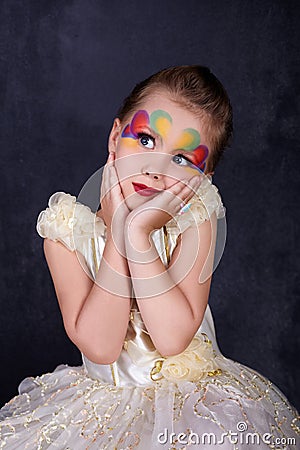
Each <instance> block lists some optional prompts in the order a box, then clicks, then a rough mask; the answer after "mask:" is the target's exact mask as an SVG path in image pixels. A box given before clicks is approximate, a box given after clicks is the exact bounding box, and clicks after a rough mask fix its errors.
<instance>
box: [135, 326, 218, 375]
mask: <svg viewBox="0 0 300 450" xmlns="http://www.w3.org/2000/svg"><path fill="white" fill-rule="evenodd" d="M126 350H127V352H128V354H129V356H130V357H131V359H132V361H133V362H134V363H135V364H137V365H144V363H146V362H148V361H149V359H150V358H151V359H152V360H153V358H155V363H154V366H153V368H152V370H151V372H150V378H151V379H152V380H153V381H159V380H161V379H162V378H165V379H167V380H169V381H174V382H176V381H199V380H201V379H203V378H204V377H207V376H214V375H219V374H220V373H221V369H220V368H219V367H218V364H217V362H216V355H215V353H214V350H213V347H212V343H211V341H210V340H209V339H208V336H207V335H206V334H205V333H201V335H199V336H195V337H194V338H193V339H192V341H191V343H190V344H189V346H188V347H187V348H186V349H185V351H184V352H182V353H179V354H178V355H174V356H167V357H163V356H162V355H161V354H160V353H159V352H158V351H157V350H155V351H151V352H149V351H147V350H142V349H138V348H137V347H136V345H135V344H134V343H133V342H132V341H128V342H127V345H126Z"/></svg>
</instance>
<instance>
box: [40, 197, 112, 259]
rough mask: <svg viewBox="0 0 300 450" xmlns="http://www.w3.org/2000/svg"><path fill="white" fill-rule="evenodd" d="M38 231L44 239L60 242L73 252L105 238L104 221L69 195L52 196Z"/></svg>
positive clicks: (42, 215)
mask: <svg viewBox="0 0 300 450" xmlns="http://www.w3.org/2000/svg"><path fill="white" fill-rule="evenodd" d="M36 230H37V232H38V234H39V235H40V236H41V237H42V238H46V237H47V238H49V239H51V240H53V241H56V242H57V241H59V242H61V243H62V244H64V245H65V246H66V247H67V248H68V249H69V250H71V251H74V250H75V249H80V247H81V246H82V245H83V242H84V241H86V239H88V238H92V237H94V238H95V237H98V236H99V235H102V236H105V224H104V222H103V220H102V219H101V218H100V217H98V216H97V215H96V214H95V213H93V212H92V211H91V209H90V208H89V207H88V206H86V205H83V204H82V203H80V202H77V201H76V197H75V196H73V195H71V194H67V193H65V192H55V193H54V194H52V195H51V197H50V198H49V201H48V207H47V208H46V209H45V210H43V211H41V212H40V213H39V215H38V218H37V223H36Z"/></svg>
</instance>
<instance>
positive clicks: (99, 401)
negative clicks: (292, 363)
mask: <svg viewBox="0 0 300 450" xmlns="http://www.w3.org/2000/svg"><path fill="white" fill-rule="evenodd" d="M217 358H218V365H219V367H220V368H221V373H220V374H218V375H213V376H206V377H204V378H202V379H200V380H199V381H197V382H190V381H178V382H176V383H175V382H170V381H167V380H166V379H162V380H159V381H156V382H152V383H151V384H150V383H149V384H148V385H145V386H134V385H132V386H114V385H112V384H108V383H105V382H103V381H101V380H99V379H94V378H92V377H90V376H89V374H88V373H87V370H86V368H85V367H84V366H79V367H70V366H68V365H65V364H62V365H60V366H58V367H57V368H56V369H55V370H54V371H53V372H51V373H45V374H43V375H41V376H37V377H28V378H25V379H24V380H23V381H22V382H21V384H20V385H19V395H17V396H15V397H14V398H13V399H11V400H10V401H9V402H8V403H6V404H5V405H4V406H3V407H2V408H1V409H0V448H4V449H10V450H13V449H22V450H23V449H30V450H33V449H61V450H62V449H64V450H67V449H69V450H77V449H78V450H81V449H82V450H83V449H90V450H96V449H97V450H99V449H109V450H111V449H117V450H125V449H126V450H127V449H128V450H129V449H141V450H148V449H149V450H153V449H188V448H189V449H212V448H213V449H223V450H224V449H257V448H262V449H265V448H266V449H267V448H276V449H295V448H299V438H300V436H299V417H298V414H297V411H296V409H295V408H294V407H293V406H292V405H291V404H289V402H288V400H287V399H286V397H285V396H284V394H283V393H282V392H281V391H280V390H279V389H278V388H277V387H276V386H275V385H274V384H272V383H271V382H270V381H269V380H268V379H266V378H265V377H263V376H262V375H260V374H259V373H258V372H256V371H254V370H252V369H250V368H248V367H246V366H244V365H242V364H239V363H237V362H234V361H232V360H230V359H228V358H225V357H223V356H218V357H217ZM297 439H298V443H297ZM297 444H298V447H297Z"/></svg>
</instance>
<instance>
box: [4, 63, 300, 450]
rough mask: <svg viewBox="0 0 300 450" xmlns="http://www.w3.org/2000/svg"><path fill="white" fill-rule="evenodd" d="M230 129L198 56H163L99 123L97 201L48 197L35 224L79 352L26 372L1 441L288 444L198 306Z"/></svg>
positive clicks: (269, 394) (271, 388) (221, 96)
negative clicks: (188, 62) (42, 370)
mask: <svg viewBox="0 0 300 450" xmlns="http://www.w3.org/2000/svg"><path fill="white" fill-rule="evenodd" d="M231 132H232V113H231V106H230V102H229V99H228V97H227V94H226V92H225V90H224V88H223V86H222V85H221V83H220V82H219V81H218V80H217V79H216V77H215V76H214V75H213V74H212V73H211V72H210V71H209V69H207V68H205V67H201V66H181V67H173V68H169V69H165V70H162V71H161V72H158V73H157V74H154V75H152V76H151V77H149V78H148V79H146V80H145V81H143V82H141V83H140V84H138V85H137V86H136V87H135V88H134V89H133V91H132V93H131V94H130V95H129V96H128V97H127V98H126V99H125V101H124V103H123V106H122V107H121V109H120V110H119V113H118V115H117V118H116V119H115V121H114V123H113V127H112V130H111V133H110V137H109V145H108V150H109V155H108V160H107V163H106V165H105V168H104V171H103V176H102V182H101V195H100V207H99V209H98V210H97V212H96V213H93V212H92V211H91V209H90V207H88V206H87V205H84V204H82V203H81V202H79V201H78V199H76V197H74V196H72V195H70V194H67V193H64V192H56V193H54V194H53V195H52V196H51V197H50V199H49V202H48V207H47V208H46V209H45V210H44V211H42V212H41V213H40V214H39V216H38V219H37V231H38V233H39V235H40V236H41V237H43V238H45V240H44V252H45V257H46V260H47V263H48V266H49V270H50V273H51V276H52V279H53V283H54V287H55V290H56V294H57V299H58V302H59V306H60V309H61V313H62V317H63V322H64V326H65V330H66V333H67V334H68V336H69V338H70V339H71V340H72V342H73V343H74V344H75V345H76V346H77V347H78V348H79V350H80V351H81V354H82V360H83V365H82V366H80V367H69V366H68V365H64V364H62V365H60V366H58V367H57V368H56V369H55V370H54V372H52V373H46V374H43V375H41V376H37V377H28V378H25V379H24V380H23V381H22V382H21V384H20V385H19V395H17V396H15V397H14V398H13V399H12V400H10V401H9V402H8V403H7V404H5V405H4V406H3V407H2V409H1V410H0V419H1V422H0V448H4V449H22V450H23V449H30V450H33V449H61V450H63V449H64V450H67V449H69V450H77V449H91V450H94V449H97V450H98V449H109V450H110V449H111V450H113V449H117V450H121V449H124V450H125V449H135V448H137V449H141V450H148V449H149V450H151V449H156V448H157V449H162V448H165V449H187V448H195V449H208V448H219V449H223V450H224V449H257V448H278V449H279V448H280V449H291V448H296V445H297V435H298V434H299V423H298V419H299V417H298V415H297V411H296V410H295V408H294V407H293V406H292V405H290V404H289V402H288V401H287V399H286V397H285V396H284V394H283V393H282V392H281V391H280V390H279V389H278V388H277V387H276V386H275V385H273V384H272V383H271V382H270V381H269V380H268V379H266V378H265V377H264V376H262V375H260V374H259V373H257V372H256V371H254V370H253V369H250V368H248V367H246V366H244V365H242V364H240V363H237V362H234V361H232V360H230V359H227V358H225V357H224V356H223V355H222V354H221V352H220V350H219V348H218V346H217V342H216V336H215V331H214V324H213V318H212V315H211V312H210V308H209V306H208V297H209V290H210V284H211V279H212V273H213V271H214V268H215V267H216V265H217V262H218V257H217V253H218V252H217V248H220V245H219V244H220V239H221V241H222V239H223V240H224V235H222V232H221V233H219V231H220V230H222V226H221V227H220V224H222V223H223V226H224V220H225V208H224V207H223V204H222V201H221V197H220V194H219V192H218V189H217V188H216V186H214V185H213V184H212V174H213V173H214V170H215V168H216V165H217V163H218V161H219V159H220V157H221V156H222V152H223V151H224V148H225V147H226V145H227V144H228V140H229V138H230V136H231ZM217 236H218V237H217ZM220 236H221V238H220ZM222 236H223V237H222ZM221 244H222V242H221ZM221 247H222V246H221ZM298 439H299V438H298Z"/></svg>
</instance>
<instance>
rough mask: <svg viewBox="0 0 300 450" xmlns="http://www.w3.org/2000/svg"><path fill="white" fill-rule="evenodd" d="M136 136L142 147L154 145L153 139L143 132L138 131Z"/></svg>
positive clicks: (152, 146)
mask: <svg viewBox="0 0 300 450" xmlns="http://www.w3.org/2000/svg"><path fill="white" fill-rule="evenodd" d="M138 138H139V141H140V143H141V144H142V146H143V147H146V148H150V149H153V148H154V146H155V139H154V138H153V137H152V136H149V135H148V134H145V133H139V134H138Z"/></svg>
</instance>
